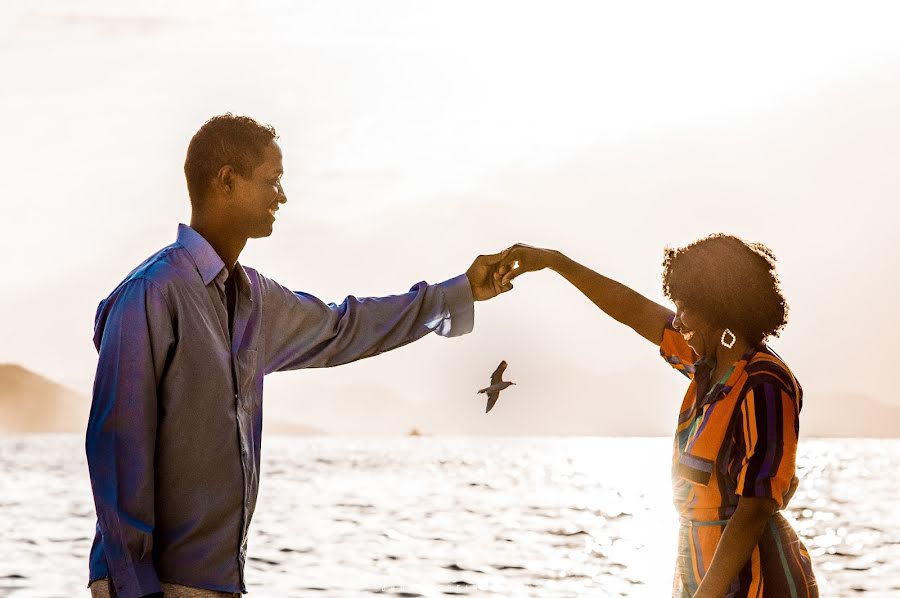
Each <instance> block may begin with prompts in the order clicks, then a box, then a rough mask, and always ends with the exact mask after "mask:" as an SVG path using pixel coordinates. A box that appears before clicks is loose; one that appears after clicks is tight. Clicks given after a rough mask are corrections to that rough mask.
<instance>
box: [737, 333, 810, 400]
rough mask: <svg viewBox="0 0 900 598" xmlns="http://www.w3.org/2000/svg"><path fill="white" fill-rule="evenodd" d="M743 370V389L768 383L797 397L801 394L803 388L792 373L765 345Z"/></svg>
mask: <svg viewBox="0 0 900 598" xmlns="http://www.w3.org/2000/svg"><path fill="white" fill-rule="evenodd" d="M745 371H746V373H747V381H746V383H745V384H744V388H745V390H749V389H751V388H755V387H759V386H762V385H766V384H768V385H772V386H775V387H777V388H781V389H783V390H785V391H787V392H788V393H789V394H790V395H792V396H794V397H796V398H798V399H799V398H800V397H801V396H802V392H803V390H802V388H801V386H800V382H799V381H798V380H797V378H796V376H794V373H793V372H792V371H791V369H790V368H789V367H788V365H787V364H786V363H785V362H784V360H783V359H782V358H781V357H780V356H779V355H778V354H777V353H775V351H773V350H772V349H771V348H769V347H768V346H767V345H763V346H762V347H761V348H760V349H759V351H757V352H756V353H755V354H754V355H753V357H751V358H750V361H749V362H748V363H747V367H746V370H745Z"/></svg>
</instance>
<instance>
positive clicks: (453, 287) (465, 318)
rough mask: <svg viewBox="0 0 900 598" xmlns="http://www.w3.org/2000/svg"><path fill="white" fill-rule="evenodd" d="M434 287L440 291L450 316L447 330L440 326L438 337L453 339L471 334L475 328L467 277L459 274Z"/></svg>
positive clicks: (473, 307) (470, 289)
mask: <svg viewBox="0 0 900 598" xmlns="http://www.w3.org/2000/svg"><path fill="white" fill-rule="evenodd" d="M435 286H437V287H438V288H440V289H441V292H442V293H443V295H444V301H445V305H446V310H447V313H448V315H449V316H450V318H449V319H450V326H449V328H447V327H445V326H441V327H440V328H439V329H438V330H437V333H438V334H439V335H440V336H447V337H453V336H462V335H464V334H468V333H470V332H472V329H473V328H475V300H474V299H473V298H472V286H471V285H470V284H469V277H468V276H466V275H465V274H460V275H459V276H457V277H455V278H451V279H450V280H445V281H444V282H441V283H438V284H437V285H435Z"/></svg>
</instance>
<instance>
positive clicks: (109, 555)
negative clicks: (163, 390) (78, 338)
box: [85, 279, 174, 598]
mask: <svg viewBox="0 0 900 598" xmlns="http://www.w3.org/2000/svg"><path fill="white" fill-rule="evenodd" d="M173 343H174V333H173V332H172V320H171V316H170V314H169V310H168V305H167V304H166V301H165V298H164V297H163V295H162V293H161V291H160V290H159V289H158V288H157V287H156V286H155V285H154V284H153V283H152V282H150V281H148V280H144V279H135V280H131V281H128V282H126V283H124V284H123V285H122V286H121V287H119V288H118V289H116V291H115V292H114V293H113V294H112V295H111V296H110V298H109V299H108V300H107V301H106V302H105V303H103V304H101V306H100V309H99V310H98V313H97V323H96V332H95V336H94V344H95V345H96V347H97V351H98V352H99V361H98V363H97V375H96V378H95V381H94V393H93V402H92V404H91V414H90V418H89V420H88V427H87V435H86V439H85V440H86V442H85V449H86V452H87V462H88V470H89V472H90V477H91V488H92V489H93V492H94V504H95V506H96V509H97V521H98V525H99V527H100V534H101V537H102V539H103V551H104V555H105V559H106V563H107V565H108V566H109V574H110V577H111V578H112V579H111V583H112V584H113V585H114V586H115V589H116V594H117V595H118V596H120V597H122V598H136V597H138V596H146V595H150V594H154V593H156V592H160V591H161V588H160V584H159V580H158V578H157V575H156V570H155V568H154V566H153V528H154V504H153V498H154V483H153V480H154V458H153V455H154V450H155V447H156V421H157V394H156V389H157V384H158V382H159V378H160V376H161V374H162V370H163V368H164V366H165V362H166V357H167V355H168V351H169V349H170V347H171V346H172V344H173Z"/></svg>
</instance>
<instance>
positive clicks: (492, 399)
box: [484, 390, 500, 413]
mask: <svg viewBox="0 0 900 598" xmlns="http://www.w3.org/2000/svg"><path fill="white" fill-rule="evenodd" d="M499 398H500V391H499V390H495V391H493V392H489V393H488V400H487V409H485V410H484V412H485V413H490V412H491V409H493V408H494V403H496V402H497V399H499Z"/></svg>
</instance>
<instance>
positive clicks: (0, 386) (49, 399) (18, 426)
mask: <svg viewBox="0 0 900 598" xmlns="http://www.w3.org/2000/svg"><path fill="white" fill-rule="evenodd" d="M90 407H91V404H90V400H89V399H88V398H87V397H85V396H83V395H81V394H79V393H77V392H75V391H74V390H71V389H69V388H66V387H65V386H62V385H60V384H57V383H56V382H53V381H52V380H48V379H47V378H45V377H43V376H41V375H39V374H36V373H34V372H32V371H30V370H27V369H25V368H23V367H22V366H19V365H12V364H2V365H0V433H2V434H41V433H48V432H63V433H65V432H68V433H76V432H84V429H85V426H86V425H87V418H88V414H89V412H90Z"/></svg>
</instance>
